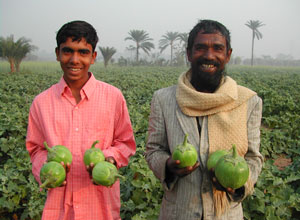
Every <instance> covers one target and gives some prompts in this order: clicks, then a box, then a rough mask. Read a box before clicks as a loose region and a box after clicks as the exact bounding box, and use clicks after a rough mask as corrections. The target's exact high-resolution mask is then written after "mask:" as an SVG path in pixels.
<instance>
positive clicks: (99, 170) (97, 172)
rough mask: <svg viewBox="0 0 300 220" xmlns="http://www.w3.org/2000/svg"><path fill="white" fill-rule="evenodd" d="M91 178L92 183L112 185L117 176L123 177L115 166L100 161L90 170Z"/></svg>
mask: <svg viewBox="0 0 300 220" xmlns="http://www.w3.org/2000/svg"><path fill="white" fill-rule="evenodd" d="M92 178H93V181H94V183H96V184H98V185H103V186H111V185H113V184H114V183H115V182H116V180H117V179H118V178H122V179H124V177H123V176H122V175H120V174H119V173H118V170H117V168H116V166H115V165H113V164H112V163H109V162H107V161H100V162H98V163H97V164H96V166H95V167H94V169H93V171H92Z"/></svg>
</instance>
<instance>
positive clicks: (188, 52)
mask: <svg viewBox="0 0 300 220" xmlns="http://www.w3.org/2000/svg"><path fill="white" fill-rule="evenodd" d="M186 55H187V58H188V61H189V62H192V51H191V50H188V49H187V50H186Z"/></svg>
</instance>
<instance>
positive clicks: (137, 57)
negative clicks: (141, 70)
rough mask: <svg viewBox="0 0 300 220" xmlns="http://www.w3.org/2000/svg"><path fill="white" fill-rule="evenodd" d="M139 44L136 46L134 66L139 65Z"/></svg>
mask: <svg viewBox="0 0 300 220" xmlns="http://www.w3.org/2000/svg"><path fill="white" fill-rule="evenodd" d="M139 48H140V47H139V44H136V64H137V65H138V63H139Z"/></svg>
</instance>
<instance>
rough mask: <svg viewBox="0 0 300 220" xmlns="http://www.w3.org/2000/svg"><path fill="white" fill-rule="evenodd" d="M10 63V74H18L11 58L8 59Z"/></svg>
mask: <svg viewBox="0 0 300 220" xmlns="http://www.w3.org/2000/svg"><path fill="white" fill-rule="evenodd" d="M8 62H9V65H10V73H14V72H16V70H15V61H14V59H12V58H10V59H8Z"/></svg>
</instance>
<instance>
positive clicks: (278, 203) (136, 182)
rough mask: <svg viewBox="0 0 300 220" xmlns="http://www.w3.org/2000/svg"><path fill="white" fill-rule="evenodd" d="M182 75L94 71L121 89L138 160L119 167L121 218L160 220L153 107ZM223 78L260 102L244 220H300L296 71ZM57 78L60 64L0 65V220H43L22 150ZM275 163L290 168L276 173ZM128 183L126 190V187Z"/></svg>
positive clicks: (233, 71)
mask: <svg viewBox="0 0 300 220" xmlns="http://www.w3.org/2000/svg"><path fill="white" fill-rule="evenodd" d="M185 70H186V68H184V67H182V68H178V67H177V68H174V67H113V66H111V67H109V68H107V69H105V68H104V67H103V66H102V65H101V64H95V65H93V66H92V68H91V71H92V72H93V73H94V74H95V77H96V78H97V79H99V80H102V81H105V82H108V83H110V84H112V85H115V86H116V87H118V88H120V89H121V90H122V92H123V94H124V96H125V99H126V101H127V105H128V109H129V113H130V117H131V121H132V125H133V129H134V134H135V138H136V142H137V153H136V154H135V155H134V156H133V157H132V158H131V160H130V163H129V166H128V167H124V168H121V173H122V174H123V175H125V176H126V179H127V182H126V183H124V182H121V200H122V201H121V203H122V208H121V216H122V219H133V220H142V219H145V220H146V219H147V220H149V219H150V220H151V219H157V216H158V213H159V208H160V202H161V198H162V189H161V186H160V183H159V181H158V179H156V178H155V176H154V175H153V173H152V172H151V171H150V170H149V168H148V166H147V164H146V161H145V159H144V155H143V153H144V151H145V140H146V136H147V127H148V116H149V112H150V101H151V98H152V94H153V92H154V91H155V90H157V89H159V88H162V87H167V86H169V85H172V84H175V83H176V82H177V78H178V75H179V74H180V73H181V72H183V71H185ZM228 75H230V76H231V77H233V78H234V79H236V80H237V81H238V82H239V83H240V84H242V85H245V86H247V87H249V88H251V89H253V90H255V91H256V92H257V93H258V95H259V96H260V97H262V99H263V102H264V108H263V126H262V128H261V134H262V136H261V152H262V154H263V155H264V156H265V163H264V167H263V171H262V173H261V175H260V177H259V180H258V182H257V184H256V188H255V192H254V194H253V195H252V196H250V197H248V198H247V199H246V200H245V201H244V202H243V207H244V211H245V218H246V219H259V220H260V219H270V220H273V219H299V218H300V139H299V137H300V127H299V125H300V105H299V101H300V92H299V85H300V68H271V67H252V68H251V67H245V66H232V67H229V68H228ZM60 77H61V70H60V67H59V64H58V63H40V62H39V63H32V62H24V63H22V71H21V72H20V73H17V74H9V66H8V65H7V64H6V63H3V62H0V183H1V187H0V219H1V220H2V219H3V220H6V219H40V217H41V212H42V209H43V206H44V202H45V198H46V193H45V191H40V190H39V187H38V184H37V182H36V181H35V180H34V178H33V176H32V174H31V163H30V158H29V156H28V153H27V151H26V149H25V137H26V128H27V117H28V111H29V107H30V105H31V102H32V100H33V98H34V97H35V96H36V95H37V94H38V93H40V92H41V91H43V90H45V89H47V88H48V87H50V86H51V85H52V84H54V83H56V82H57V81H58V80H59V79H60ZM279 156H285V157H286V158H290V159H291V160H292V164H291V165H289V166H287V167H286V168H285V169H283V170H279V169H278V168H277V167H276V166H275V165H274V164H273V163H274V160H275V159H276V158H277V157H279ZM128 182H130V184H128Z"/></svg>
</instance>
